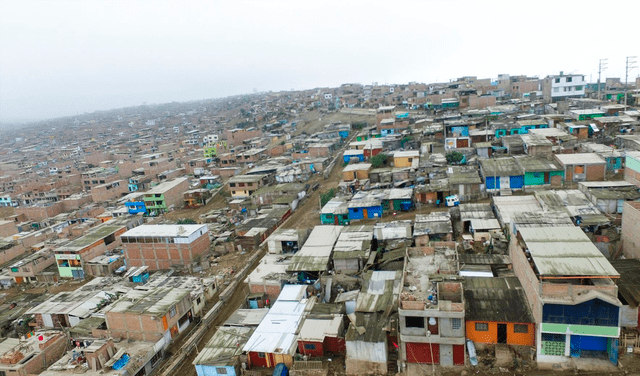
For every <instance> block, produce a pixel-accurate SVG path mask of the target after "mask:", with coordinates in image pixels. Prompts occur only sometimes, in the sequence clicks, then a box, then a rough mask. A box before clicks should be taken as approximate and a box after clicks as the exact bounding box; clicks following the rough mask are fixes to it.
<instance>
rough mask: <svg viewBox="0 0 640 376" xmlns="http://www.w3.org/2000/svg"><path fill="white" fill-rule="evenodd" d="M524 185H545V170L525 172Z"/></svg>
mask: <svg viewBox="0 0 640 376" xmlns="http://www.w3.org/2000/svg"><path fill="white" fill-rule="evenodd" d="M524 185H544V172H525V174H524Z"/></svg>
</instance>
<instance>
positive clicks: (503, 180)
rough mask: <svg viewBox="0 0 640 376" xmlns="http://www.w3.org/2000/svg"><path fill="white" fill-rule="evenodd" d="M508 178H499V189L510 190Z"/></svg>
mask: <svg viewBox="0 0 640 376" xmlns="http://www.w3.org/2000/svg"><path fill="white" fill-rule="evenodd" d="M509 180H510V179H509V177H508V176H500V189H504V188H511V185H510V183H509Z"/></svg>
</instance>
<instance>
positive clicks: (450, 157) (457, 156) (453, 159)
mask: <svg viewBox="0 0 640 376" xmlns="http://www.w3.org/2000/svg"><path fill="white" fill-rule="evenodd" d="M446 158H447V162H449V163H451V164H454V163H460V162H461V161H462V158H464V155H463V154H462V153H460V152H459V151H452V152H451V153H449V154H447V155H446Z"/></svg>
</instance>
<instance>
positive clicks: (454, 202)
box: [445, 195, 460, 207]
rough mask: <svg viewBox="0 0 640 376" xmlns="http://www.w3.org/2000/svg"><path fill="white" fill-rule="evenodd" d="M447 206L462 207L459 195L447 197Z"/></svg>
mask: <svg viewBox="0 0 640 376" xmlns="http://www.w3.org/2000/svg"><path fill="white" fill-rule="evenodd" d="M445 204H446V206H447V207H452V206H458V205H460V199H458V195H453V196H447V197H445Z"/></svg>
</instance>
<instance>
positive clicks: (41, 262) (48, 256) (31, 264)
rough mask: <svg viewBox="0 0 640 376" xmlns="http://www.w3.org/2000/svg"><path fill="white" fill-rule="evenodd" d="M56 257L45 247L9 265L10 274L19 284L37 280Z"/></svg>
mask: <svg viewBox="0 0 640 376" xmlns="http://www.w3.org/2000/svg"><path fill="white" fill-rule="evenodd" d="M55 261H56V258H55V257H54V255H53V252H51V250H50V249H48V248H43V249H41V250H39V251H37V252H35V253H31V254H29V255H27V256H26V257H24V258H23V259H21V260H19V261H16V262H14V263H13V264H11V265H10V266H9V276H11V277H13V280H14V281H16V283H17V284H21V283H30V282H37V281H38V280H39V279H41V278H39V276H40V273H41V272H42V271H43V270H45V269H46V268H48V267H49V266H51V265H53V264H54V263H55Z"/></svg>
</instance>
